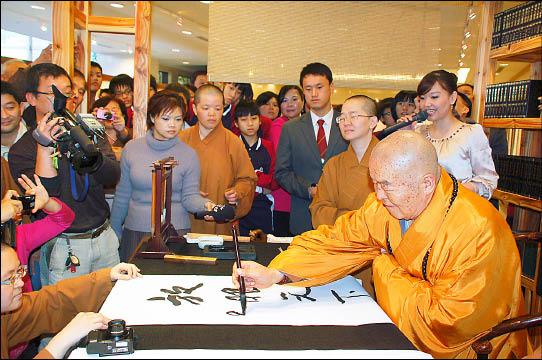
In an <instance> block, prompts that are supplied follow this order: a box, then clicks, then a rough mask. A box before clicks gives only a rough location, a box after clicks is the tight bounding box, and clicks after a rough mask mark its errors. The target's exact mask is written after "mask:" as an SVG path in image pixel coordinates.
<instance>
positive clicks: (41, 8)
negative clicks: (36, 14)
mask: <svg viewBox="0 0 542 360" xmlns="http://www.w3.org/2000/svg"><path fill="white" fill-rule="evenodd" d="M30 7H31V8H32V9H35V10H45V8H44V7H43V6H39V5H30Z"/></svg>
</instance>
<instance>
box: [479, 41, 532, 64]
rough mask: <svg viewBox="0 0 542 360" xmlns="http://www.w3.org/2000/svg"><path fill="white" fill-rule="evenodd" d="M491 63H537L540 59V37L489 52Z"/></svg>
mask: <svg viewBox="0 0 542 360" xmlns="http://www.w3.org/2000/svg"><path fill="white" fill-rule="evenodd" d="M489 58H490V59H491V60H493V61H521V62H529V63H533V62H537V61H540V59H542V36H536V37H533V38H530V39H525V40H522V41H519V42H516V43H512V44H508V45H505V46H502V47H500V48H497V49H493V50H491V52H490V53H489Z"/></svg>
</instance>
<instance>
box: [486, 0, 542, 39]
mask: <svg viewBox="0 0 542 360" xmlns="http://www.w3.org/2000/svg"><path fill="white" fill-rule="evenodd" d="M540 34H542V2H540V1H528V2H526V3H523V4H520V5H518V6H515V7H513V8H510V9H507V10H505V11H502V12H500V13H497V14H496V15H495V21H494V23H493V37H492V39H491V48H492V49H494V48H498V47H501V46H504V45H507V44H510V43H513V42H517V41H520V40H524V39H527V38H530V37H533V36H537V35H540Z"/></svg>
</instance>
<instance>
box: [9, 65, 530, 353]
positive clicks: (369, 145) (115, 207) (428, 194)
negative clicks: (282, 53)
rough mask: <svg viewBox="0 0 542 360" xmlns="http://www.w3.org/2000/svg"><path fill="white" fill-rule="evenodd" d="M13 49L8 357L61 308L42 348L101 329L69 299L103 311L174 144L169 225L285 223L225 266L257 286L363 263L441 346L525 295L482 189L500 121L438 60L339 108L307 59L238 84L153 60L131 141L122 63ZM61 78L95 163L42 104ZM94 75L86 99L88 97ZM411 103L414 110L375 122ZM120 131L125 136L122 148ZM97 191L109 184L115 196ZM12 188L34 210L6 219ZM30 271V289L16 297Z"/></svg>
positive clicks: (128, 86)
mask: <svg viewBox="0 0 542 360" xmlns="http://www.w3.org/2000/svg"><path fill="white" fill-rule="evenodd" d="M18 64H19V65H20V67H17V66H18V65H17V63H16V62H15V61H10V62H8V63H7V64H6V65H5V66H4V64H3V65H2V84H1V89H2V99H1V100H2V104H1V105H2V135H1V136H2V225H3V227H2V229H3V233H2V236H3V239H2V240H3V245H2V252H1V254H2V330H3V331H2V358H6V357H8V356H11V357H16V356H18V355H20V354H21V352H22V351H23V350H24V347H25V346H24V344H23V345H18V344H19V343H21V342H23V343H24V342H25V341H29V340H30V339H32V338H34V337H36V336H38V335H40V334H42V333H48V332H49V333H50V332H52V333H55V332H58V331H60V330H61V329H62V328H63V327H64V326H66V325H67V326H66V328H64V330H62V331H60V332H59V333H58V335H57V336H56V337H54V338H53V339H51V340H50V341H49V342H47V341H45V342H42V346H41V348H43V349H42V350H41V351H44V353H43V354H45V355H47V354H48V355H49V356H63V355H64V353H65V351H66V350H67V348H68V347H69V346H71V345H73V344H74V343H75V342H76V340H78V339H79V338H80V337H81V336H82V335H84V332H85V331H87V332H88V331H89V330H91V329H96V328H103V326H104V324H106V319H103V317H99V314H93V315H89V314H86V315H81V314H80V315H77V316H75V315H76V314H77V312H80V311H96V310H97V308H96V307H97V304H98V303H99V300H100V299H101V300H103V298H104V296H106V294H107V292H108V291H109V289H110V287H111V285H110V283H111V281H116V280H117V279H121V278H133V277H137V276H140V275H139V272H138V269H137V268H135V267H134V266H133V265H129V264H125V263H122V262H126V261H128V259H130V258H131V257H132V256H133V254H134V252H135V250H136V248H137V247H138V245H139V244H140V242H141V241H142V239H143V238H145V237H146V236H148V235H149V234H150V233H151V222H150V219H151V217H150V214H151V207H152V173H151V170H150V165H151V164H152V163H153V162H154V161H157V160H161V159H163V158H165V157H167V156H174V158H175V159H176V160H178V161H179V166H177V167H175V169H174V171H173V179H172V183H173V189H172V194H171V210H172V218H171V220H172V224H173V225H174V227H175V229H176V230H177V232H178V233H179V235H185V234H186V233H187V232H189V231H192V232H196V233H203V234H226V235H227V234H230V232H231V226H230V225H229V224H228V223H219V222H217V221H215V219H214V218H213V217H209V216H206V217H205V218H204V219H201V220H200V219H196V218H195V217H194V215H193V214H194V213H196V212H199V211H204V210H211V209H212V208H213V207H215V205H219V204H229V205H231V206H233V207H234V209H235V211H234V213H235V219H236V220H239V224H240V232H241V235H248V234H249V233H250V231H251V230H256V229H260V230H262V231H263V232H264V233H266V234H273V235H275V236H283V237H291V236H295V237H294V239H293V241H292V244H291V246H290V247H289V248H288V250H287V251H285V252H283V253H282V254H281V255H280V256H278V257H277V258H276V259H275V260H274V261H273V262H272V263H271V264H270V266H269V267H268V268H267V267H263V266H261V265H258V264H257V263H254V262H243V266H242V269H239V270H238V269H234V271H233V276H232V279H233V282H234V284H237V285H238V283H237V276H238V275H243V276H245V279H246V282H247V287H249V288H250V287H258V288H264V287H267V286H270V285H272V284H275V283H279V284H284V283H293V284H295V285H299V286H313V285H319V284H324V283H327V282H330V281H333V280H335V279H338V278H340V277H342V276H345V275H348V274H355V275H356V276H358V277H360V278H361V279H362V280H363V286H364V287H365V288H366V290H367V291H368V292H369V294H370V295H371V296H373V298H375V299H376V300H377V301H378V303H379V304H380V306H381V307H382V308H383V309H384V311H386V313H387V314H388V315H389V316H390V318H391V319H392V320H393V321H394V323H395V324H397V326H398V327H399V328H400V329H401V330H402V331H403V333H405V335H406V336H407V337H408V338H409V339H410V340H411V341H412V342H413V343H414V344H415V345H416V346H417V347H418V348H419V349H420V350H422V351H426V352H428V353H430V354H432V355H434V356H438V357H457V356H461V357H464V356H472V354H471V353H470V350H469V344H470V342H471V340H472V339H473V338H474V337H475V336H476V335H477V334H478V333H480V332H481V331H483V330H485V329H487V328H490V327H491V326H493V325H496V324H497V323H498V322H500V321H502V320H504V319H508V318H512V317H515V316H518V315H521V314H523V313H524V309H523V300H522V295H521V292H520V285H519V276H520V263H519V254H518V251H517V248H516V245H515V242H514V240H513V236H512V233H511V231H510V228H509V227H508V225H507V224H506V222H505V221H504V220H503V219H502V217H501V216H500V215H499V213H498V212H497V211H496V209H495V208H494V207H493V206H492V205H491V204H490V203H489V202H488V201H487V200H488V199H490V198H491V195H492V193H493V191H494V190H495V188H496V186H497V180H498V174H497V173H496V171H495V166H494V162H493V159H492V155H494V154H495V153H501V152H505V153H506V152H507V144H506V136H504V138H503V136H502V133H500V134H493V135H491V134H492V133H490V136H489V139H488V137H487V136H486V134H485V133H484V129H483V128H482V126H480V125H479V124H476V123H475V122H474V121H472V119H471V118H470V114H471V113H472V104H473V102H472V97H473V96H474V94H473V93H472V86H471V85H469V84H463V85H460V86H458V84H457V77H456V76H455V75H454V74H452V73H450V72H447V71H445V70H436V71H432V72H430V73H428V74H426V75H425V76H424V77H423V79H422V80H421V81H420V83H419V85H418V87H417V89H416V91H412V90H401V91H399V92H398V93H397V95H396V96H395V97H394V98H387V99H383V100H381V101H379V102H376V101H375V100H373V99H372V98H370V97H368V96H365V95H362V94H357V95H354V96H351V97H350V98H348V99H346V100H345V101H344V103H343V104H342V107H340V108H339V109H340V110H337V109H335V108H334V107H333V106H332V102H331V95H332V94H333V90H334V82H333V73H332V71H331V69H330V68H329V67H328V66H327V65H325V64H322V63H318V62H315V63H310V64H307V65H306V66H305V67H303V68H302V69H301V71H300V77H299V86H297V85H286V86H283V87H282V88H281V89H280V91H279V93H278V94H275V93H273V92H270V91H267V92H264V93H262V94H260V95H258V96H257V97H256V99H253V97H254V93H253V90H252V87H251V85H250V84H247V83H236V82H222V83H211V82H209V81H208V79H207V74H206V73H205V72H196V73H194V74H193V76H192V77H191V84H190V85H188V86H185V85H181V84H179V83H173V84H156V81H155V79H154V78H151V86H150V88H149V103H148V110H147V123H146V125H147V129H148V130H147V133H146V134H145V136H144V137H141V138H137V139H132V129H133V126H134V124H133V121H134V109H133V100H134V98H133V97H134V91H133V90H134V86H133V79H132V78H131V77H130V76H129V75H126V74H119V75H116V76H114V77H113V78H112V79H111V80H110V83H109V87H108V88H107V89H102V79H103V75H104V74H103V70H102V68H101V66H100V65H99V64H98V63H95V62H92V63H91V67H90V72H89V74H90V78H89V79H88V86H87V80H86V79H85V75H84V74H82V73H81V72H79V71H75V73H74V74H73V76H70V75H69V74H68V73H67V72H66V71H65V70H64V69H63V68H61V67H60V66H58V65H55V64H52V63H51V62H39V63H37V64H33V65H32V66H30V67H28V66H27V65H26V64H25V63H24V62H23V63H22V65H21V64H20V63H18ZM14 67H17V68H16V69H15V70H14ZM14 79H15V80H14ZM21 80H24V81H23V83H24V85H21ZM53 85H54V86H55V87H56V88H57V89H58V90H60V92H62V94H64V95H65V96H66V97H67V98H68V100H67V104H66V107H67V109H69V110H70V111H72V112H73V113H75V114H77V113H92V114H93V115H94V116H95V117H96V119H97V120H98V121H99V123H100V124H101V125H102V126H103V129H104V134H105V136H96V137H95V138H94V139H93V140H94V142H95V143H96V145H97V147H98V148H99V152H100V162H99V166H98V168H97V169H96V171H94V172H92V173H83V174H81V173H79V172H77V171H76V169H74V165H73V164H72V162H70V160H69V159H68V157H67V156H63V154H62V153H61V152H60V151H59V149H58V148H57V147H56V146H55V145H54V144H55V142H56V137H55V133H56V132H57V130H58V128H59V125H60V124H59V121H61V120H60V119H59V118H58V117H54V116H52V113H53V112H54V103H55V101H54V97H55V95H54V93H53ZM87 88H88V89H89V91H90V99H92V102H91V103H90V104H89V106H88V109H82V108H81V107H82V103H83V99H84V97H85V95H86V90H87ZM420 111H426V112H427V114H428V120H427V121H426V122H424V123H421V124H417V123H413V124H411V125H410V126H408V127H406V128H404V129H403V130H402V131H397V132H395V133H393V134H391V135H389V136H388V137H387V138H384V139H383V140H382V141H379V140H378V139H377V137H376V136H375V134H377V133H378V132H379V131H381V130H382V129H385V128H388V127H390V126H393V125H395V124H397V123H399V122H404V121H410V120H411V119H412V116H413V115H415V114H417V113H419V112H420ZM36 132H37V133H39V134H41V136H42V139H41V140H42V141H40V142H38V141H37V140H36V136H35V134H36ZM43 138H45V140H46V142H48V143H49V144H53V145H52V146H45V145H43ZM113 148H122V153H121V155H120V159H119V158H118V157H117V156H115V153H114V151H113ZM13 179H17V183H16V182H14V181H13ZM32 179H33V180H32ZM107 189H115V197H114V200H113V203H112V206H111V207H110V206H109V204H108V203H107V201H106V198H105V191H106V190H107ZM19 193H25V194H33V195H35V197H36V201H35V206H34V209H33V211H32V214H31V215H30V216H29V217H25V219H26V222H31V223H29V224H23V225H18V224H19V223H20V218H21V212H22V205H21V201H20V200H18V197H17V196H18V195H19ZM9 224H12V225H11V227H14V228H16V230H17V231H16V233H15V236H13V238H9V236H7V234H9V233H10V232H9V231H7V229H9V226H8V225H9ZM13 224H17V225H13ZM4 225H5V226H4ZM25 227H26V229H33V230H25ZM30 227H32V228H30ZM36 229H38V230H36ZM38 233H39V236H32V235H31V234H38ZM14 249H15V251H14ZM119 264H120V265H119ZM104 269H112V270H104ZM27 271H28V272H29V275H30V277H28V276H26V273H27ZM104 274H105V275H104ZM25 276H26V277H25ZM65 279H70V280H66V281H61V280H65ZM82 283H85V284H91V285H89V286H83V287H81V286H80V284H82ZM106 283H107V284H108V285H107V286H102V285H103V284H106ZM48 285H50V286H48ZM23 286H24V291H25V292H26V291H31V290H35V291H34V292H31V293H28V294H24V295H21V293H22V292H23ZM5 287H9V289H11V290H10V291H9V292H8V291H7V288H6V289H5ZM79 288H80V290H79ZM39 289H41V290H39ZM36 290H39V291H36ZM90 299H92V301H90ZM497 300H498V301H497ZM488 301H489V302H488ZM467 303H468V304H470V305H466V304H467ZM46 308H49V309H50V308H53V309H64V308H69V309H70V311H67V312H65V313H64V312H62V311H59V312H60V313H62V314H57V312H56V311H53V312H51V311H45V310H44V309H46ZM42 312H44V313H42ZM74 316H75V318H74ZM29 319H30V320H29ZM72 319H73V320H72ZM70 320H71V322H70ZM8 322H9V328H7V326H8V325H7V324H8ZM68 323H69V324H68ZM5 324H6V325H5ZM4 326H6V328H5V327H4ZM21 327H24V328H25V330H23V331H21V330H20V329H21ZM30 328H31V329H30ZM74 333H75V334H74ZM67 334H69V335H67ZM76 338H77V339H76ZM527 347H528V344H527V338H526V336H525V333H524V332H517V333H514V334H513V335H509V336H504V337H499V338H498V339H497V341H495V342H494V349H495V354H496V355H498V356H510V355H512V354H513V355H515V356H523V355H525V353H526V351H527ZM8 348H9V349H10V350H9V353H8Z"/></svg>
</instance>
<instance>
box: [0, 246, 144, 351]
mask: <svg viewBox="0 0 542 360" xmlns="http://www.w3.org/2000/svg"><path fill="white" fill-rule="evenodd" d="M0 255H1V260H2V263H1V264H2V265H1V268H2V271H1V272H2V302H1V305H2V333H1V335H0V336H1V357H2V359H8V358H9V354H8V348H9V347H11V346H14V345H16V344H18V343H20V342H24V341H29V340H31V339H33V338H34V337H37V336H39V335H42V334H49V333H57V334H56V335H55V336H54V337H53V338H52V339H51V341H49V343H48V344H47V346H46V347H45V348H44V349H43V350H41V351H40V352H39V353H38V355H37V356H36V357H37V358H56V359H59V358H63V357H64V355H65V354H66V352H67V351H68V350H69V349H70V348H71V347H72V346H74V345H76V344H77V343H78V342H79V340H80V339H81V338H83V337H84V336H86V335H87V334H89V332H91V331H92V330H98V329H101V330H105V329H107V325H108V322H109V319H107V318H106V317H105V316H103V315H101V314H99V313H95V311H97V310H98V309H99V307H100V306H101V304H102V303H103V302H104V301H105V298H106V297H107V295H109V292H110V291H111V289H112V288H113V282H115V281H117V280H129V279H134V278H136V277H140V276H141V274H140V273H139V269H138V268H137V267H136V266H135V265H133V264H125V263H120V264H118V265H116V266H114V267H113V268H111V269H102V270H99V271H96V272H93V273H91V274H88V275H84V276H80V277H77V278H74V279H69V280H64V281H61V282H59V283H58V284H56V285H51V286H46V287H44V288H42V289H41V290H39V291H34V292H30V293H25V294H23V293H22V287H23V281H22V277H23V276H24V275H25V273H26V269H25V268H24V267H22V266H21V264H20V262H19V259H18V258H17V254H16V253H15V251H14V250H13V248H11V247H10V246H9V245H7V244H5V243H1V245H0Z"/></svg>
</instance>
